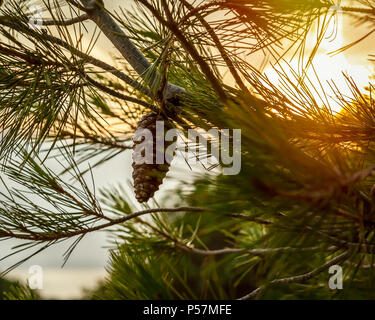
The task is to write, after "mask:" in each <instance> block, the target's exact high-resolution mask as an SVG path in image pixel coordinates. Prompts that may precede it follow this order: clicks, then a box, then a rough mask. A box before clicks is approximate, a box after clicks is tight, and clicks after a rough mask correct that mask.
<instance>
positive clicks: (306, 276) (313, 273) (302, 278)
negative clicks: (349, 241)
mask: <svg viewBox="0 0 375 320" xmlns="http://www.w3.org/2000/svg"><path fill="white" fill-rule="evenodd" d="M350 254H351V252H350V251H345V252H344V253H342V254H340V255H339V256H337V257H335V258H333V259H332V260H330V261H328V262H327V263H325V264H323V265H322V266H320V267H318V268H316V269H314V270H312V271H310V272H308V273H304V274H301V275H298V276H294V277H288V278H281V279H275V280H272V281H271V282H269V283H268V285H263V286H260V287H259V288H257V289H255V290H254V291H252V292H250V293H249V294H247V295H245V296H243V297H242V298H240V299H238V300H249V299H252V298H255V297H256V296H257V295H258V294H259V293H260V292H261V291H262V290H264V289H265V288H266V287H267V286H269V285H277V284H287V283H301V282H305V281H307V280H310V279H311V278H314V277H315V276H317V275H318V274H320V273H322V272H323V271H325V270H327V269H328V268H329V267H331V266H333V265H335V264H337V263H339V262H341V261H343V260H346V258H348V257H349V256H350Z"/></svg>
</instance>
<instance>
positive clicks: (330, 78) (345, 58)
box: [264, 13, 373, 113]
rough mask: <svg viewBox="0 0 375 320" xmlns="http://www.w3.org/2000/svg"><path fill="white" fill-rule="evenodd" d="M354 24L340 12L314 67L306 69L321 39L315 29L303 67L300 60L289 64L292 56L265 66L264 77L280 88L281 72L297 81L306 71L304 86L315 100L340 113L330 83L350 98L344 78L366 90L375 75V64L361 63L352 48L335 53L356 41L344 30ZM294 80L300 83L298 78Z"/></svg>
mask: <svg viewBox="0 0 375 320" xmlns="http://www.w3.org/2000/svg"><path fill="white" fill-rule="evenodd" d="M352 22H353V21H351V18H350V17H348V16H343V15H342V14H340V13H338V14H336V16H335V18H333V17H332V19H330V21H329V25H328V27H327V30H326V32H325V34H324V38H323V40H322V43H321V45H320V47H319V49H318V51H317V53H316V55H315V56H314V58H313V61H312V64H311V65H310V66H308V68H307V69H305V68H304V67H305V66H306V64H307V62H308V59H309V56H310V54H311V52H312V51H313V50H314V46H315V43H316V39H317V37H318V36H319V35H318V32H317V29H318V28H317V27H316V26H315V27H314V28H313V31H312V32H310V34H309V36H308V41H307V46H306V54H305V56H304V62H303V68H301V65H299V62H298V59H290V60H292V62H289V59H288V58H290V57H286V58H285V59H284V60H283V61H280V62H279V63H278V64H277V65H276V66H272V65H270V66H268V67H266V69H265V71H264V73H265V75H266V76H267V77H268V78H269V79H270V80H271V82H272V83H274V84H277V85H280V80H281V79H280V70H283V72H282V73H285V74H286V75H287V76H288V78H290V79H295V77H296V74H295V73H296V72H298V77H299V76H302V73H303V72H306V78H305V83H306V84H308V86H309V87H310V89H311V92H312V93H313V95H314V98H315V100H316V101H317V102H318V103H319V104H321V105H327V104H329V107H330V108H331V110H332V111H333V112H336V113H337V112H340V111H341V106H340V105H339V104H338V103H337V102H336V101H335V99H334V97H333V96H334V95H333V92H332V90H331V88H330V85H329V83H331V84H334V85H335V86H336V87H337V88H339V89H340V92H341V93H342V94H343V95H344V96H347V97H349V98H350V97H351V89H350V87H349V86H348V83H347V80H346V79H345V76H344V75H348V76H349V77H350V78H352V79H353V80H354V81H355V83H356V84H357V85H358V87H359V88H360V89H361V90H363V91H364V90H365V89H364V88H365V87H366V86H368V84H369V77H370V76H371V75H372V74H373V65H372V63H371V62H369V61H367V60H366V61H360V62H359V61H358V59H356V55H355V54H354V55H353V53H352V52H351V49H348V50H345V51H343V52H340V53H337V54H335V53H334V52H336V51H337V50H339V49H341V48H343V47H344V46H346V45H348V44H350V43H351V42H352V41H354V40H355V39H356V35H354V34H353V32H346V31H347V30H345V26H346V28H348V26H351V25H352ZM349 28H350V27H349ZM363 29H364V28H363ZM348 31H350V30H348ZM302 70H303V71H302ZM293 73H294V75H293ZM295 81H296V82H297V79H295ZM323 91H324V92H323ZM324 93H325V94H324Z"/></svg>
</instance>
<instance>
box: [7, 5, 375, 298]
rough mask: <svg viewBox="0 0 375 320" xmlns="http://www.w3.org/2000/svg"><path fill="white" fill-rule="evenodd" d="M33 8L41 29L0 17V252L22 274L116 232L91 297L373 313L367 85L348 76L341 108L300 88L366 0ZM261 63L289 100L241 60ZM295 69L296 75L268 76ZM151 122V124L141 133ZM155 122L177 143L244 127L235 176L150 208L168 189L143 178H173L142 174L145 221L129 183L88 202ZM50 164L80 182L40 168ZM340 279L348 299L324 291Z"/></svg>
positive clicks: (23, 8)
mask: <svg viewBox="0 0 375 320" xmlns="http://www.w3.org/2000/svg"><path fill="white" fill-rule="evenodd" d="M37 3H38V7H37V8H41V9H42V10H43V19H42V20H41V17H40V16H36V15H35V12H34V11H32V10H31V9H30V7H31V5H33V4H34V2H33V1H31V0H30V1H29V0H24V1H19V0H8V1H5V3H3V4H2V6H1V9H0V35H1V37H0V96H1V104H0V124H1V140H0V157H1V159H2V160H1V169H2V172H1V180H2V182H3V187H2V190H3V191H1V194H0V238H1V239H2V240H7V239H19V240H20V241H22V246H19V247H17V248H15V249H14V254H19V255H21V258H20V264H21V263H22V262H24V261H25V260H27V258H29V257H30V256H33V255H35V254H37V253H39V252H41V251H42V250H44V249H46V248H48V247H50V246H53V245H54V244H56V243H59V242H62V241H65V240H68V239H74V240H75V241H74V243H73V245H71V247H69V249H68V250H67V252H66V255H65V259H68V258H69V256H70V254H71V253H72V251H73V250H74V248H75V247H76V246H77V245H79V241H80V240H81V239H82V238H83V237H84V236H85V235H87V234H88V233H90V232H95V231H99V230H107V229H108V232H109V233H110V235H111V237H112V239H113V250H112V251H111V264H110V268H109V270H108V272H109V275H108V279H107V281H106V283H105V284H104V287H103V288H101V289H100V290H98V291H97V294H96V295H95V298H100V299H255V298H259V299H260V298H278V299H289V298H301V299H303V298H308V299H314V298H321V299H331V298H335V299H345V298H357V299H360V298H367V299H368V298H375V296H374V290H373V288H374V285H375V282H374V278H373V274H374V272H373V270H374V261H373V257H374V253H375V240H374V239H373V236H374V225H375V216H374V215H375V204H374V194H375V193H374V185H375V179H374V171H375V166H374V162H373V161H374V155H375V153H374V152H375V148H374V147H375V146H374V142H373V135H374V130H373V128H374V127H375V126H374V121H375V120H374V119H375V117H374V116H375V111H374V110H375V105H374V101H373V97H372V90H373V88H372V86H369V87H368V88H366V90H365V89H363V88H359V87H358V86H357V84H356V83H355V81H354V80H353V79H352V78H351V76H350V75H343V76H345V77H346V79H347V83H348V86H349V87H350V89H351V92H352V96H351V97H347V96H345V95H344V94H343V93H342V92H341V91H340V88H338V87H337V86H336V85H335V84H332V83H331V84H321V87H322V88H315V87H314V86H313V85H312V84H311V81H310V79H309V78H308V77H307V75H306V71H307V70H308V69H309V68H313V64H314V55H315V54H316V52H317V50H318V48H319V46H320V44H321V42H322V40H323V39H324V37H325V36H326V33H327V32H328V31H327V30H328V29H329V28H328V26H329V25H330V24H332V23H334V20H335V18H336V17H337V15H338V14H345V15H351V16H352V17H353V19H355V21H357V22H359V23H361V24H366V25H368V26H370V27H373V23H374V19H373V18H374V17H375V1H373V0H366V1H362V0H356V1H353V4H352V6H347V7H345V6H341V7H340V9H339V10H337V9H334V10H332V8H336V7H335V6H336V5H337V3H335V2H334V1H333V0H309V1H306V0H277V1H276V0H262V1H259V0H217V1H215V0H212V1H192V0H134V1H133V2H132V4H133V5H134V8H133V9H131V8H125V6H121V8H119V9H118V10H116V11H112V10H109V9H108V8H107V6H106V1H105V0H104V1H99V0H98V1H89V0H81V1H78V0H43V1H37ZM92 26H96V27H97V29H98V30H99V31H100V34H101V35H103V36H105V37H106V38H107V40H109V41H110V42H111V43H112V45H113V47H114V49H116V53H115V56H116V58H115V59H113V64H109V63H107V62H104V61H102V60H101V58H100V57H98V56H95V54H94V53H93V52H94V51H93V49H94V48H95V46H96V45H97V37H98V35H97V32H96V31H89V30H92ZM314 30H316V33H317V37H316V39H314V40H312V39H311V37H310V36H309V35H310V34H311V32H313V31H314ZM88 32H91V34H90V39H89V41H87V44H86V45H85V44H84V43H86V42H84V41H83V38H84V37H87V33H88ZM370 34H371V33H368V34H367V35H365V36H364V37H362V38H361V39H358V41H356V42H355V43H352V44H350V45H348V46H346V47H345V48H343V49H342V50H339V51H338V52H336V54H340V53H342V51H344V50H345V49H348V48H349V47H351V46H354V45H356V43H357V42H359V41H365V40H366V39H367V37H368V36H369V35H370ZM311 41H315V42H314V44H313V50H312V51H311V52H307V48H306V44H307V43H308V42H311ZM111 50H112V49H111ZM254 53H258V54H260V55H264V56H265V57H268V58H269V59H270V60H271V62H272V63H274V64H275V66H276V67H275V68H276V71H277V72H278V74H279V76H280V78H281V79H282V80H283V81H282V84H283V85H282V86H278V85H277V84H275V83H272V81H270V80H269V79H268V78H267V77H266V76H265V75H264V74H263V72H262V71H263V70H262V66H263V64H262V66H259V64H255V63H254V61H252V60H251V59H247V57H248V56H249V55H251V54H254ZM287 55H290V56H291V59H292V60H293V61H298V62H299V66H300V68H299V69H300V70H291V71H292V72H286V71H285V70H283V69H282V68H278V66H279V64H278V63H279V62H280V61H282V60H283V59H284V57H286V56H287ZM317 74H319V73H318V72H317ZM321 89H322V90H323V93H322V94H321V95H320V98H319V99H318V98H317V97H319V94H318V93H317V92H320V91H319V90H321ZM328 96H333V97H334V100H335V102H334V103H335V104H337V105H339V106H341V108H342V111H341V112H339V113H335V112H333V111H332V105H331V104H332V102H329V100H328V98H327V97H328ZM146 114H148V116H146V118H144V121H145V119H146V120H147V119H150V118H152V121H151V122H150V123H147V125H144V121H141V123H139V121H140V120H141V119H142V117H143V116H145V115H146ZM150 114H151V115H152V116H150ZM159 118H160V119H164V120H165V121H167V122H168V123H170V125H171V126H172V127H174V128H178V129H180V130H181V132H182V133H183V134H184V136H185V138H186V137H188V130H189V129H204V130H206V131H208V130H209V129H212V128H216V129H218V130H219V132H220V133H221V134H224V131H223V130H224V129H241V132H242V143H241V161H242V168H241V171H240V173H239V174H238V175H233V176H231V175H224V174H223V173H222V171H223V169H224V168H225V167H226V164H225V163H219V164H218V166H217V167H216V168H217V169H218V171H219V172H220V173H218V174H215V175H212V174H208V172H207V175H205V174H202V175H201V176H199V177H197V179H195V181H194V182H193V183H192V184H191V186H189V188H187V187H186V185H184V183H183V181H181V187H180V188H178V189H177V190H175V192H174V198H173V202H174V205H173V206H171V201H172V200H171V199H169V201H168V202H167V201H166V202H165V203H168V206H167V205H165V207H164V206H160V205H159V204H157V203H156V202H155V201H152V200H149V201H147V200H148V199H149V198H150V197H152V195H153V194H154V192H155V191H156V190H157V189H158V188H159V186H160V184H161V183H162V179H161V178H160V176H159V177H158V175H156V178H155V177H153V176H152V175H151V176H150V174H145V172H146V173H147V170H149V171H148V173H150V172H152V173H156V174H160V175H161V177H162V178H163V177H164V175H165V174H166V173H167V172H168V171H169V169H170V167H169V166H164V167H160V168H158V167H155V166H154V165H150V166H142V167H137V165H134V168H135V171H134V178H135V181H134V187H135V193H136V195H137V198H138V200H139V202H144V204H143V205H142V210H141V211H139V210H138V209H137V208H139V204H137V203H135V202H134V201H132V200H131V199H132V197H131V196H130V195H129V194H127V193H126V192H124V188H123V186H117V187H116V186H111V187H108V188H106V189H103V190H100V192H99V193H96V192H95V191H94V190H93V188H92V187H91V181H90V183H89V182H88V181H89V180H91V179H92V180H94V179H95V177H94V176H93V174H92V171H91V169H92V167H94V166H99V165H101V164H103V163H104V162H106V161H108V160H110V159H112V158H113V157H115V156H116V155H118V154H120V153H122V152H125V151H127V150H130V149H132V148H133V147H134V146H135V145H136V144H137V143H133V142H132V141H133V137H134V133H135V132H136V130H137V128H138V127H147V128H148V127H150V126H152V125H153V122H154V121H155V120H156V119H159ZM118 124H119V125H118ZM229 135H230V137H229V138H230V140H232V139H233V135H234V134H232V133H230V134H229ZM207 139H208V140H209V141H210V140H211V139H212V137H208V138H207ZM191 146H193V147H195V146H196V145H195V142H194V141H190V142H188V143H187V147H188V148H190V147H191ZM373 148H374V149H373ZM232 151H233V150H232ZM212 155H213V151H212V150H209V149H208V150H203V151H202V150H201V152H199V153H198V155H197V158H198V159H199V160H201V161H202V162H203V160H202V159H204V158H209V157H211V156H212ZM51 157H57V158H58V161H59V163H61V165H62V167H63V172H64V173H69V174H70V176H71V177H73V178H74V183H72V181H71V180H69V179H65V176H64V175H62V174H61V173H62V172H54V171H52V170H51V169H49V168H48V167H47V166H46V164H45V161H46V160H47V159H49V158H51ZM88 163H90V164H91V166H89V165H88ZM83 167H85V169H82V168H83ZM140 169H141V170H140ZM207 169H211V168H207ZM142 170H143V171H142ZM141 171H142V172H141ZM207 171H209V170H207ZM90 173H91V174H90ZM113 174H114V175H115V174H116V173H115V172H113ZM149 176H150V177H151V180H152V183H146V180H147V177H149ZM5 177H7V179H10V180H12V182H13V183H14V184H15V186H14V187H9V186H8V184H7V183H6V180H5ZM137 179H138V180H137ZM156 180H157V181H156ZM124 183H125V182H124ZM30 193H31V194H33V195H34V196H35V197H38V198H39V201H35V199H31V198H30V197H29V195H30ZM27 250H34V251H32V252H31V253H27ZM17 265H19V264H17ZM17 265H15V266H12V268H13V267H16V266H17ZM334 265H340V266H342V268H343V270H344V274H343V277H344V283H345V284H344V287H345V290H330V288H329V287H328V278H329V273H328V270H329V269H330V267H331V266H334ZM12 268H10V269H9V270H11V269H12ZM9 270H6V271H9ZM15 296H17V294H15V295H14V294H13V295H12V294H11V295H10V297H15ZM18 296H19V297H22V296H23V295H22V294H19V295H18Z"/></svg>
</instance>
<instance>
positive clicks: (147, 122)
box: [132, 112, 172, 203]
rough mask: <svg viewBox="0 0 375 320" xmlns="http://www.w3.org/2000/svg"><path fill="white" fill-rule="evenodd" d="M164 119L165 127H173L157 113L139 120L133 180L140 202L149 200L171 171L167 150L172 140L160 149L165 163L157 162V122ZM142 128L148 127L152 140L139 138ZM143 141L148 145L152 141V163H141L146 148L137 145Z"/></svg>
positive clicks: (149, 114) (134, 148)
mask: <svg viewBox="0 0 375 320" xmlns="http://www.w3.org/2000/svg"><path fill="white" fill-rule="evenodd" d="M157 121H164V123H165V129H166V130H168V129H169V128H171V126H170V124H169V123H168V122H167V121H165V120H164V118H163V117H162V116H161V115H158V114H157V113H154V112H150V113H148V114H146V115H144V116H143V117H142V119H141V120H140V121H139V122H138V128H137V131H136V133H135V136H134V139H133V142H134V147H133V164H132V166H133V180H134V191H135V197H136V198H137V200H138V202H139V203H143V202H147V201H148V200H149V199H150V198H151V197H153V196H154V194H155V192H156V191H158V190H159V187H160V185H161V184H162V183H163V179H164V178H165V176H166V175H167V173H168V171H169V167H170V164H169V163H168V162H167V161H166V160H165V159H166V155H165V151H166V149H167V148H168V146H169V145H170V144H171V143H172V142H164V150H159V152H162V154H163V158H164V164H157V162H156V153H157V144H156V122H157ZM142 129H148V130H150V132H151V133H152V137H153V138H152V141H146V142H145V141H144V140H145V138H144V137H143V138H142V140H140V141H137V140H139V135H142ZM141 143H142V146H146V145H147V143H152V145H153V146H152V150H153V154H152V157H153V159H152V164H148V163H139V159H140V158H142V157H144V156H145V154H144V153H145V150H144V149H142V150H137V146H139V145H140V144H141Z"/></svg>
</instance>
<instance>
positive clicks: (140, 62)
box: [82, 0, 185, 100]
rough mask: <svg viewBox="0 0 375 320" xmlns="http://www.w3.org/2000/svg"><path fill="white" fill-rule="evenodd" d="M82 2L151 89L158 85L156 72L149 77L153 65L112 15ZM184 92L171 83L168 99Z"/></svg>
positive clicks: (100, 7)
mask: <svg viewBox="0 0 375 320" xmlns="http://www.w3.org/2000/svg"><path fill="white" fill-rule="evenodd" d="M82 2H83V4H84V5H85V6H87V8H88V9H89V10H88V11H87V12H88V14H89V15H90V18H91V19H92V20H93V21H94V22H95V23H96V24H97V25H98V27H99V28H100V29H101V30H102V32H103V33H104V34H105V35H106V37H107V38H108V39H109V40H110V41H111V42H112V44H113V45H114V46H115V47H116V48H117V49H118V50H119V52H120V53H121V54H122V56H123V57H124V58H125V59H126V60H127V61H128V62H129V64H130V65H131V66H132V67H133V68H134V70H135V71H136V72H137V73H138V74H139V75H140V76H141V77H143V79H144V80H145V81H146V82H147V83H148V84H149V86H150V87H152V86H153V84H154V83H156V79H157V77H158V75H157V73H156V72H152V74H151V76H150V75H148V71H149V70H150V69H151V67H152V65H151V63H150V62H149V61H148V60H147V59H146V57H145V56H144V55H143V53H142V52H141V51H139V50H138V48H137V47H136V46H135V45H134V44H133V43H132V41H131V40H130V39H129V38H128V37H127V36H126V35H125V33H124V31H123V30H122V29H121V28H120V27H119V26H118V24H117V23H116V22H115V20H114V19H113V18H112V17H111V15H110V14H109V13H108V12H107V11H106V10H105V9H104V8H103V5H100V4H98V5H95V6H94V7H92V6H91V7H90V3H91V1H89V0H83V1H82ZM148 77H150V79H148ZM184 92H185V89H183V88H181V87H178V86H175V85H173V84H171V83H169V84H168V88H167V99H168V100H170V99H172V98H174V97H176V96H179V95H181V94H182V93H184Z"/></svg>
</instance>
